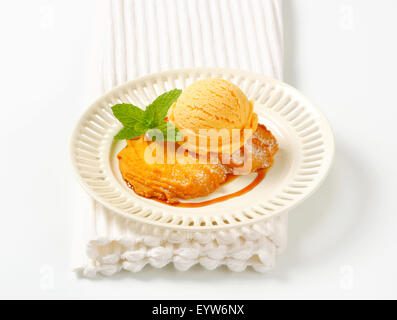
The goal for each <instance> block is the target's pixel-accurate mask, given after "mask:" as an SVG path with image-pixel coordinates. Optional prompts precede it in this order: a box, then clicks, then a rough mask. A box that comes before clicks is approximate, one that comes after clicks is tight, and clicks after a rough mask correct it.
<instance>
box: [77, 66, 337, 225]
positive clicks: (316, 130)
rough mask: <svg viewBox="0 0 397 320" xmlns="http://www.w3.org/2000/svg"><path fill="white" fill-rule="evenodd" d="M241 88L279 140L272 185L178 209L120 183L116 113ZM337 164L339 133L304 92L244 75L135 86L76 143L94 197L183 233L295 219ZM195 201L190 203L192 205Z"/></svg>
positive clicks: (115, 94)
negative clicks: (216, 81)
mask: <svg viewBox="0 0 397 320" xmlns="http://www.w3.org/2000/svg"><path fill="white" fill-rule="evenodd" d="M210 77H216V78H223V79H226V80H229V81H232V82H234V83H235V84H236V85H238V86H239V87H240V88H241V89H242V90H243V91H244V92H245V93H246V95H247V96H248V98H249V99H250V100H255V101H256V102H255V112H256V113H257V114H258V116H259V122H260V123H263V124H265V125H266V126H267V127H268V129H270V130H271V131H272V133H273V134H274V135H275V137H276V138H277V141H278V143H279V152H278V153H277V155H276V157H275V161H274V165H273V167H272V168H271V169H270V170H269V172H268V173H267V176H266V178H265V179H264V180H263V181H262V182H261V183H260V184H259V185H258V186H257V187H256V188H255V189H254V190H252V191H250V192H248V193H246V194H245V195H243V196H240V197H236V198H233V199H230V200H227V201H225V202H220V203H216V204H213V205H210V206H207V207H201V208H176V207H172V206H168V205H165V204H162V203H159V202H157V201H154V200H150V199H146V198H143V197H140V196H138V195H136V194H135V193H134V192H133V191H132V190H131V189H129V188H128V187H127V185H126V183H125V182H124V180H123V179H122V177H121V174H120V171H119V168H118V160H117V158H116V155H117V153H118V152H119V151H120V150H121V149H122V148H123V147H124V146H125V145H126V143H125V141H121V142H120V141H114V140H113V136H114V135H115V134H116V133H117V132H118V131H119V130H120V128H121V125H120V124H119V122H118V121H117V120H116V119H115V118H114V116H113V114H112V111H111V109H110V107H111V106H113V105H114V104H117V103H133V104H134V105H137V106H140V107H144V106H146V105H148V104H149V103H151V102H152V101H153V100H154V99H155V98H156V97H157V96H159V95H160V94H162V93H164V92H166V91H168V90H171V89H174V88H179V89H184V88H186V87H187V86H188V85H189V84H191V83H193V82H195V81H197V80H198V79H202V78H210ZM333 156H334V139H333V134H332V130H331V128H330V126H329V123H328V121H327V119H326V118H325V117H324V116H323V114H322V113H321V112H320V111H319V110H318V109H317V108H316V107H315V106H314V105H313V103H312V102H310V101H309V100H308V99H307V98H305V97H304V96H303V95H302V94H301V93H300V92H299V91H297V90H296V89H294V88H292V87H290V86H289V85H287V84H285V83H282V82H280V81H278V80H275V79H272V78H269V77H266V76H263V75H259V74H255V73H250V72H245V71H239V70H231V69H217V68H197V69H182V70H174V71H169V72H163V73H158V74H153V75H149V76H146V77H143V78H140V79H137V80H134V81H130V82H128V83H126V84H124V85H122V86H120V87H118V88H115V89H114V90H112V91H110V92H109V93H107V94H106V95H104V96H103V97H102V98H100V99H99V100H97V101H96V102H95V103H94V104H93V105H91V107H89V108H88V110H87V111H86V112H85V113H84V115H83V116H82V117H81V119H80V121H79V122H78V124H77V126H76V128H75V130H74V133H73V136H72V139H71V160H72V164H73V167H74V169H75V171H76V173H77V177H78V179H79V181H80V182H81V184H82V185H83V187H84V188H85V189H86V190H87V192H88V193H89V194H90V195H91V196H92V197H94V198H95V199H96V200H97V201H99V202H100V203H102V204H103V205H105V206H106V207H108V208H109V209H111V210H113V211H114V212H116V213H118V214H120V215H122V216H124V217H127V218H129V219H134V220H135V221H140V222H142V223H149V224H151V225H157V226H161V227H169V228H175V229H184V230H192V231H193V230H196V231H198V230H203V231H204V230H208V229H211V230H213V229H223V228H230V227H233V226H242V225H244V224H248V223H253V222H257V221H260V220H264V219H266V218H268V217H271V216H274V215H277V214H280V213H282V212H285V211H288V210H290V209H291V208H293V207H295V206H296V205H298V204H299V203H301V202H302V201H303V200H304V199H306V198H307V197H309V196H310V195H311V194H312V193H313V192H314V191H315V190H316V189H317V188H318V187H319V186H320V184H321V182H322V181H323V180H324V179H325V177H326V176H327V173H328V171H329V169H330V167H331V164H332V161H333ZM254 178H255V174H252V175H250V176H247V177H239V178H238V179H235V180H234V181H233V182H232V183H230V184H227V185H225V186H222V187H221V188H220V189H219V190H217V191H216V192H214V193H213V194H211V195H210V196H208V197H204V198H201V199H195V200H192V201H203V200H208V199H212V198H215V197H219V196H222V195H225V194H228V193H230V192H233V191H237V190H239V189H241V188H243V187H244V186H246V185H247V184H249V183H250V182H251V181H252V180H253V179H254ZM192 201H189V202H192Z"/></svg>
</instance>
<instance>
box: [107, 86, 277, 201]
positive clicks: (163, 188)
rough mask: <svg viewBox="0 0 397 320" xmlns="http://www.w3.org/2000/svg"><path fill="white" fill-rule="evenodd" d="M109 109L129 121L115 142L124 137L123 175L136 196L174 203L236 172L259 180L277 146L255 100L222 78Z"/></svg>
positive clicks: (216, 185)
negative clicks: (260, 118) (254, 175)
mask: <svg viewBox="0 0 397 320" xmlns="http://www.w3.org/2000/svg"><path fill="white" fill-rule="evenodd" d="M112 110H113V113H114V115H115V116H116V117H117V119H119V120H120V122H121V123H122V124H123V125H124V128H123V129H122V130H121V131H120V132H119V134H118V135H117V136H116V137H115V139H117V140H124V139H125V140H126V141H127V146H126V147H125V148H124V149H123V150H122V151H121V152H120V153H119V154H118V159H119V167H120V171H121V174H122V176H123V178H124V180H125V181H126V182H127V184H128V185H129V186H130V187H131V188H132V189H133V190H134V191H135V193H136V194H138V195H140V196H143V197H145V198H151V199H154V200H158V201H162V202H165V203H168V204H170V205H180V204H183V202H181V201H180V200H187V199H194V198H199V197H204V196H207V195H209V194H211V193H212V192H214V191H215V190H217V189H218V188H219V187H221V186H222V184H225V183H226V182H228V181H230V180H231V179H232V178H233V177H237V176H239V175H247V174H251V173H255V172H258V178H257V179H255V181H256V182H255V183H256V184H257V183H259V182H260V179H263V177H264V176H265V173H266V171H267V170H268V169H269V168H270V167H271V166H272V164H273V159H274V156H275V154H276V153H277V151H278V144H277V141H276V139H275V137H274V136H273V135H272V133H271V132H270V131H269V130H268V129H267V128H266V127H265V126H264V125H263V124H259V123H258V116H257V115H256V113H255V112H254V101H249V100H248V98H247V97H246V95H245V94H244V93H243V92H242V91H241V90H240V88H238V87H237V86H236V85H234V84H233V83H231V82H228V81H226V80H223V79H213V78H211V79H203V80H200V81H197V82H195V83H193V84H192V85H190V86H189V87H188V88H186V89H185V90H184V91H183V92H182V91H181V90H172V91H170V92H167V93H165V94H163V95H161V96H160V97H159V98H157V99H156V100H155V101H154V102H153V103H152V104H151V105H149V106H148V107H147V108H146V111H142V110H141V109H139V108H138V107H135V106H133V105H125V104H123V105H116V106H114V107H113V108H112ZM259 178H260V179H259ZM251 188H252V186H251ZM251 188H250V187H247V188H245V191H248V190H250V189H251ZM239 194H242V192H240V193H238V192H236V194H235V195H239ZM226 198H228V197H222V199H219V200H220V201H221V200H225V199H226Z"/></svg>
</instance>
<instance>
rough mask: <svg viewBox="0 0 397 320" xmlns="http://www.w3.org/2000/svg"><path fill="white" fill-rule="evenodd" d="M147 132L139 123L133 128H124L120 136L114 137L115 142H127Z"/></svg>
mask: <svg viewBox="0 0 397 320" xmlns="http://www.w3.org/2000/svg"><path fill="white" fill-rule="evenodd" d="M146 131H147V128H146V127H145V126H144V125H142V124H140V123H137V124H135V126H133V127H124V128H123V129H121V130H120V132H119V133H118V134H116V135H115V136H114V140H126V139H133V138H136V137H139V136H141V135H143V134H144V133H145V132H146Z"/></svg>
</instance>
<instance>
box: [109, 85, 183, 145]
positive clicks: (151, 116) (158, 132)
mask: <svg viewBox="0 0 397 320" xmlns="http://www.w3.org/2000/svg"><path fill="white" fill-rule="evenodd" d="M181 93H182V90H179V89H175V90H171V91H168V92H166V93H164V94H162V95H161V96H159V97H158V98H157V99H156V100H155V101H153V103H152V104H150V105H149V106H147V107H146V111H143V110H142V109H140V108H138V107H137V106H134V105H132V104H125V103H124V104H116V105H115V106H113V107H112V111H113V114H114V116H115V117H116V118H117V119H118V120H119V121H120V122H121V123H122V124H123V126H124V128H123V129H121V130H120V132H119V133H118V134H117V135H116V136H115V137H114V139H115V140H124V139H133V138H136V137H139V136H141V135H143V134H144V133H148V135H149V136H152V137H153V138H155V140H166V141H180V140H181V139H182V135H181V134H180V132H179V130H178V128H176V127H175V126H173V125H172V124H171V123H168V122H166V121H164V118H165V117H166V116H167V113H168V109H169V108H170V107H171V106H172V104H173V103H174V102H175V101H176V100H177V99H178V98H179V96H180V95H181Z"/></svg>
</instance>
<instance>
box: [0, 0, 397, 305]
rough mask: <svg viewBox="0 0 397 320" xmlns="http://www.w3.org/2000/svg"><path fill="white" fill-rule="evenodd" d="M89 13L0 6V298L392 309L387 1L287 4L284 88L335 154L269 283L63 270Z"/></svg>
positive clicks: (394, 266)
mask: <svg viewBox="0 0 397 320" xmlns="http://www.w3.org/2000/svg"><path fill="white" fill-rule="evenodd" d="M95 2H96V0H85V1H81V0H69V1H56V0H53V1H50V0H47V1H45V0H35V1H32V0H20V1H2V2H1V4H0V36H1V39H2V41H1V44H0V46H1V50H0V58H1V59H0V88H1V96H2V100H1V125H0V137H1V142H2V152H1V158H0V179H1V183H0V188H1V190H0V191H1V193H0V194H1V207H0V208H1V217H2V220H1V222H0V250H1V251H0V253H1V258H0V298H131V299H145V298H152V299H156V298H158V299H164V298H168V299H190V298H192V299H193V298H195V299H276V298H303V299H305V298H342V299H344V298H397V289H396V288H397V250H396V249H397V210H396V209H397V206H396V191H397V188H396V185H395V179H396V177H397V165H396V159H397V151H396V148H397V143H396V136H397V135H396V131H397V130H396V124H397V122H396V116H397V112H396V108H397V102H396V101H397V100H396V98H397V97H396V92H397V89H396V84H397V83H396V80H395V75H396V72H397V67H396V59H397V45H396V36H395V32H396V30H397V20H396V19H395V13H396V12H397V2H396V1H393V0H378V1H369V0H368V1H363V0H354V1H353V0H321V1H319V0H293V1H292V0H284V19H285V40H286V57H285V81H286V82H287V83H290V84H291V85H293V86H295V87H297V88H298V89H300V90H301V91H302V92H303V93H304V94H305V95H307V96H308V97H310V98H311V99H312V100H314V101H315V102H316V103H317V105H318V106H319V107H320V108H321V109H322V110H323V111H324V113H325V114H326V115H327V117H328V118H329V120H330V122H331V124H332V126H333V129H334V131H335V138H336V146H337V153H336V161H335V166H334V168H333V169H332V171H331V174H330V176H329V178H328V179H327V181H326V182H325V184H324V185H323V187H322V188H321V189H320V190H319V191H318V192H317V193H316V194H315V195H314V196H313V197H312V198H310V199H309V200H308V201H307V202H306V203H305V204H303V205H302V206H300V207H299V208H298V209H296V210H294V211H293V212H292V213H291V215H290V226H289V237H290V238H289V247H288V249H287V251H286V252H285V253H284V254H283V255H282V256H280V257H279V260H278V264H277V267H276V269H275V270H274V271H273V272H271V273H270V274H266V275H261V274H258V273H255V272H252V271H247V272H244V273H241V274H236V273H231V272H228V271H226V270H224V269H220V270H217V271H214V272H209V271H203V270H202V269H201V268H199V267H197V268H193V270H191V271H189V272H186V273H181V272H178V271H175V270H174V269H173V268H171V267H169V268H166V270H165V271H164V270H162V271H159V270H153V269H150V268H146V269H145V270H144V271H143V272H141V273H139V274H129V273H122V274H120V275H118V276H116V277H113V278H111V279H106V278H100V279H98V280H94V281H92V280H86V279H78V278H76V276H75V275H74V274H73V273H72V272H71V269H70V251H71V241H72V226H73V220H72V217H73V214H74V213H76V212H80V211H81V214H84V213H85V211H86V210H87V209H88V208H84V207H82V206H81V205H80V204H81V203H84V199H85V197H86V195H85V194H84V191H83V190H82V189H81V188H80V187H79V185H78V183H77V182H76V181H75V179H74V177H73V173H72V171H71V168H70V166H69V163H68V139H69V136H70V133H71V130H72V127H73V125H74V123H75V122H76V121H77V119H78V117H79V115H80V114H81V112H82V111H83V110H84V108H85V107H86V106H87V105H88V104H89V103H90V101H88V99H87V96H86V90H87V88H86V82H85V77H86V74H87V65H89V62H90V53H89V50H88V48H89V46H90V40H91V38H92V35H93V33H94V31H95V30H92V20H93V6H94V5H95ZM77 204H79V205H77Z"/></svg>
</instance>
